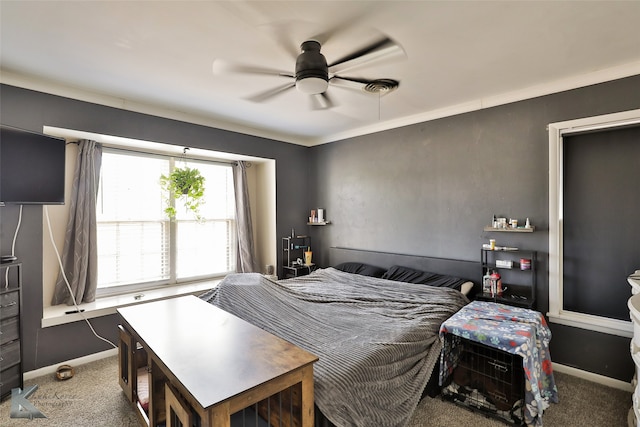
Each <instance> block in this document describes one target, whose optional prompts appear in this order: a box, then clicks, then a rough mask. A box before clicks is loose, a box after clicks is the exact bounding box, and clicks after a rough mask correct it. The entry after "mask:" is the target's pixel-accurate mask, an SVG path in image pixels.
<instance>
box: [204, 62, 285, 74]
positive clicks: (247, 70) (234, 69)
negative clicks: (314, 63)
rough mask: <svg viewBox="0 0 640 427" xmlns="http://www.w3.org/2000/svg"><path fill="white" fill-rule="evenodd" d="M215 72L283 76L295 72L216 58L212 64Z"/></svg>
mask: <svg viewBox="0 0 640 427" xmlns="http://www.w3.org/2000/svg"><path fill="white" fill-rule="evenodd" d="M212 71H213V74H215V75H220V74H229V73H240V74H261V75H268V76H282V77H292V78H293V77H294V75H293V73H290V72H286V71H281V70H274V69H272V68H264V67H256V66H253V65H245V64H239V63H235V62H230V61H225V60H224V59H216V60H214V61H213V66H212Z"/></svg>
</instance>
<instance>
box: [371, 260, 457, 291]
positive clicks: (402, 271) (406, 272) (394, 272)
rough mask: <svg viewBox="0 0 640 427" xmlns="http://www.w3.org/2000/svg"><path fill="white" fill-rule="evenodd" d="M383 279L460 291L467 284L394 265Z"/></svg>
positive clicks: (435, 274)
mask: <svg viewBox="0 0 640 427" xmlns="http://www.w3.org/2000/svg"><path fill="white" fill-rule="evenodd" d="M382 278H383V279H387V280H395V281H396V282H408V283H417V284H421V285H429V286H439V287H446V288H453V289H457V290H460V289H461V287H462V284H463V283H464V282H466V280H464V279H459V278H457V277H453V276H445V275H444V274H437V273H430V272H428V271H422V270H416V269H414V268H409V267H402V266H400V265H394V266H393V267H391V268H389V269H388V270H387V271H386V272H385V273H384V274H383V275H382Z"/></svg>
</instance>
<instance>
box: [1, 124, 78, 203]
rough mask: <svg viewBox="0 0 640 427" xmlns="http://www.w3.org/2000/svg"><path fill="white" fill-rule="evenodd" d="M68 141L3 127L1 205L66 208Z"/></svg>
mask: <svg viewBox="0 0 640 427" xmlns="http://www.w3.org/2000/svg"><path fill="white" fill-rule="evenodd" d="M65 147H66V143H65V140H64V139H61V138H56V137H52V136H48V135H43V134H40V133H35V132H29V131H26V130H22V129H17V128H14V127H10V126H5V125H0V204H2V203H4V204H19V205H22V204H24V205H27V204H32V205H62V204H64V175H65V173H64V166H65Z"/></svg>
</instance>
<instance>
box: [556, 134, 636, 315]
mask: <svg viewBox="0 0 640 427" xmlns="http://www.w3.org/2000/svg"><path fill="white" fill-rule="evenodd" d="M563 143H564V153H563V159H564V190H563V191H564V209H563V220H562V223H563V227H562V233H563V237H564V239H563V244H562V252H563V258H564V262H563V265H562V272H563V275H564V280H563V290H564V294H563V305H564V308H565V309H567V310H570V311H574V312H579V313H586V314H593V315H596V316H604V317H609V318H613V319H619V320H629V308H628V307H627V300H628V299H629V289H630V287H629V283H628V282H627V277H628V276H629V275H630V274H631V273H633V272H634V271H635V270H637V269H638V266H639V265H640V221H638V211H637V210H636V209H628V208H627V207H628V206H640V189H639V188H638V184H639V183H640V126H634V127H627V128H622V129H614V130H607V131H599V132H590V133H584V134H579V135H573V136H569V137H564V138H563ZM611 225H613V227H612V226H611Z"/></svg>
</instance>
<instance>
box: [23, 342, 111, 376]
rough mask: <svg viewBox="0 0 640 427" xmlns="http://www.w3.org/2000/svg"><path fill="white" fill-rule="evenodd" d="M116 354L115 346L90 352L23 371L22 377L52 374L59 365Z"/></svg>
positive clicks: (92, 360) (82, 363)
mask: <svg viewBox="0 0 640 427" xmlns="http://www.w3.org/2000/svg"><path fill="white" fill-rule="evenodd" d="M116 354H118V349H117V348H112V349H109V350H105V351H101V352H100V353H94V354H90V355H88V356H82V357H78V358H77V359H72V360H68V361H66V362H61V363H58V364H55V365H51V366H45V367H43V368H40V369H35V370H33V371H29V372H25V373H24V377H23V378H24V379H25V380H30V379H32V378H36V377H40V376H42V375H48V374H54V373H55V372H56V371H57V370H58V366H60V365H71V366H78V365H84V364H85V363H89V362H95V361H96V360H100V359H104V358H105V357H111V356H115V355H116Z"/></svg>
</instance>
